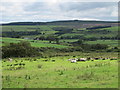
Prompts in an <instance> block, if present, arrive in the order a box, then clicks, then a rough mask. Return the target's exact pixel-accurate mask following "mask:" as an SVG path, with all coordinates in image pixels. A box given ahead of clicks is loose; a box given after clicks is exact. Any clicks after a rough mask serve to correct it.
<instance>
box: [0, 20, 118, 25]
mask: <svg viewBox="0 0 120 90" xmlns="http://www.w3.org/2000/svg"><path fill="white" fill-rule="evenodd" d="M112 23H114V24H115V23H118V22H116V21H87V20H61V21H51V22H12V23H7V24H1V25H81V24H82V25H83V24H112Z"/></svg>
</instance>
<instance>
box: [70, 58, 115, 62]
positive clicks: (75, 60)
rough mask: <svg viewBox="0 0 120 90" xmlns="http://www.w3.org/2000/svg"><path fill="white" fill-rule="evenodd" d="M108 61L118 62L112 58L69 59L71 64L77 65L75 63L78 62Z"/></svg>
mask: <svg viewBox="0 0 120 90" xmlns="http://www.w3.org/2000/svg"><path fill="white" fill-rule="evenodd" d="M106 59H110V60H117V57H112V58H98V57H96V58H90V57H88V58H72V59H68V61H70V62H71V63H75V62H78V61H90V60H91V61H94V60H106Z"/></svg>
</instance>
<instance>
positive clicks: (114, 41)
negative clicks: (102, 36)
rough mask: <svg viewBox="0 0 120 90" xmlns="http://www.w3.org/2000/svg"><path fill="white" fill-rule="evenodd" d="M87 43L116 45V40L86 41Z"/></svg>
mask: <svg viewBox="0 0 120 90" xmlns="http://www.w3.org/2000/svg"><path fill="white" fill-rule="evenodd" d="M85 43H87V44H106V45H109V46H118V40H97V41H86V42H85Z"/></svg>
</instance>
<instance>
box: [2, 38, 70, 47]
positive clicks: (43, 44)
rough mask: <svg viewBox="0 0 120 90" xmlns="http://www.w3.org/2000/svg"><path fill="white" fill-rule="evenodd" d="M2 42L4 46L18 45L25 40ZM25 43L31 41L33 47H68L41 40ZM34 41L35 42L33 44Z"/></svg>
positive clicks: (4, 39)
mask: <svg viewBox="0 0 120 90" xmlns="http://www.w3.org/2000/svg"><path fill="white" fill-rule="evenodd" d="M0 40H1V41H0V42H4V43H2V45H3V46H4V45H8V44H9V43H18V42H20V41H23V40H25V39H19V38H1V39H0ZM25 41H29V42H30V43H31V46H33V47H56V48H65V47H68V46H65V45H58V44H49V42H48V41H40V40H25ZM32 41H34V42H32Z"/></svg>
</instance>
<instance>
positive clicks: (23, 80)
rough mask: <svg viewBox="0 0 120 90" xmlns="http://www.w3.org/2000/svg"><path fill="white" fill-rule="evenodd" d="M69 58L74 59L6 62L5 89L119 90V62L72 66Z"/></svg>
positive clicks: (3, 76) (98, 62) (89, 62)
mask: <svg viewBox="0 0 120 90" xmlns="http://www.w3.org/2000/svg"><path fill="white" fill-rule="evenodd" d="M106 56H107V55H106ZM77 57H83V56H77ZM69 58H72V56H65V57H52V58H39V57H36V58H13V60H14V61H13V62H9V61H6V62H4V61H5V60H6V59H3V61H2V71H3V72H2V74H3V75H2V80H3V82H2V84H3V88H118V67H117V66H118V62H117V61H116V60H109V59H108V60H95V61H86V62H77V63H71V62H69V61H67V60H68V59H69ZM43 60H48V61H43ZM52 60H55V62H53V61H52ZM20 63H21V64H25V65H24V66H20V65H19V64H20ZM15 64H17V65H16V66H14V65H15ZM10 65H13V66H10ZM20 67H21V68H20Z"/></svg>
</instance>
